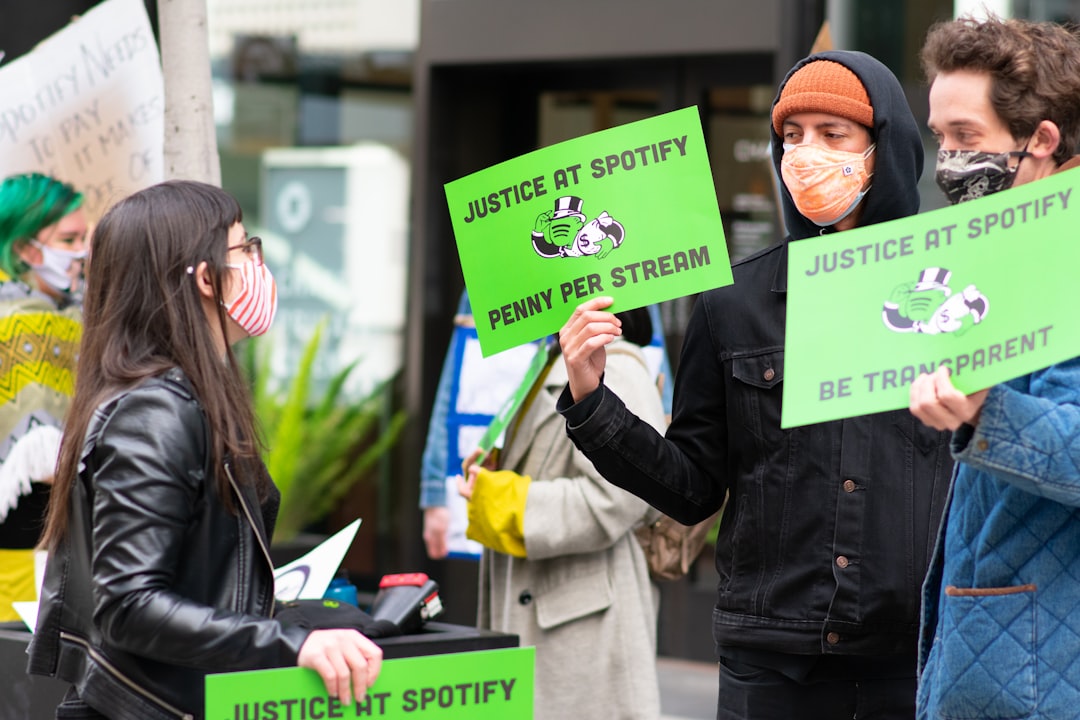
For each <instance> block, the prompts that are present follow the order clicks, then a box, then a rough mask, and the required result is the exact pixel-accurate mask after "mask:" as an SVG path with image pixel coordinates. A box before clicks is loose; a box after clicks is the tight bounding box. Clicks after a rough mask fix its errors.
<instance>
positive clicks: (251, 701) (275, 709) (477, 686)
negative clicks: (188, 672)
mask: <svg viewBox="0 0 1080 720" xmlns="http://www.w3.org/2000/svg"><path fill="white" fill-rule="evenodd" d="M535 653H536V648H533V647H523V648H506V649H500V650H480V651H476V652H465V653H451V654H445V655H426V656H423V657H411V658H401V659H397V660H387V661H385V662H383V665H382V671H381V672H380V673H379V679H378V680H377V681H376V682H375V684H374V685H373V686H372V687H371V689H370V690H368V693H367V696H366V697H365V698H364V700H363V702H360V703H357V702H355V701H354V702H353V703H352V704H350V705H342V704H341V702H340V701H339V700H338V699H337V698H329V697H327V695H326V688H325V686H324V685H323V681H322V679H321V678H320V677H319V675H318V673H316V672H315V671H314V670H309V669H307V668H298V667H296V668H278V669H274V670H255V671H251V672H236V673H221V674H217V675H208V676H207V677H206V720H326V719H329V718H387V719H394V718H397V719H401V718H433V719H438V718H445V719H450V718H465V717H467V718H469V719H470V720H485V718H486V719H488V720H502V719H504V718H523V719H525V720H527V719H528V718H531V717H532V716H533V665H534V658H535Z"/></svg>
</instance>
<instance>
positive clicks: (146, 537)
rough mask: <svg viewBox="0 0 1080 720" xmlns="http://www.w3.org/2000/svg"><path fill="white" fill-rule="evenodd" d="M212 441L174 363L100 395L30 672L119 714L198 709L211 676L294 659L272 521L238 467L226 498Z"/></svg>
mask: <svg viewBox="0 0 1080 720" xmlns="http://www.w3.org/2000/svg"><path fill="white" fill-rule="evenodd" d="M208 440H209V430H208V425H207V422H206V417H205V415H204V414H203V412H202V410H201V408H200V406H199V404H198V402H197V401H196V399H195V397H194V396H193V394H192V391H191V389H190V385H189V384H188V383H187V381H186V378H184V376H183V375H182V373H180V371H178V370H172V371H169V372H168V373H166V374H165V375H164V376H162V377H159V378H153V379H151V380H148V381H146V382H145V383H143V384H142V385H141V386H139V387H138V388H136V389H133V390H130V391H128V392H125V393H123V394H121V395H120V396H118V397H116V398H114V399H112V400H110V401H108V402H106V403H104V404H103V405H102V406H101V407H100V408H98V410H97V412H96V414H95V416H94V418H93V420H92V421H91V424H90V428H89V430H88V432H87V437H86V441H85V444H84V449H83V464H82V466H81V469H80V473H79V478H78V482H77V483H76V484H75V487H74V488H73V492H72V498H71V510H70V512H71V518H70V523H69V526H68V531H67V535H66V537H65V539H64V541H63V542H62V543H61V545H60V546H59V548H58V549H57V550H56V551H55V552H53V553H52V554H51V555H50V557H49V562H48V566H47V569H46V575H45V584H44V587H43V590H42V598H41V604H40V610H39V616H38V623H37V631H36V632H35V634H34V640H33V642H32V644H31V646H30V651H29V653H30V662H29V668H28V669H29V672H31V673H32V674H39V675H49V676H54V677H58V678H60V679H62V680H66V681H68V682H71V683H73V684H74V685H75V686H76V688H77V690H78V692H79V695H80V696H81V697H82V699H83V700H84V701H85V702H87V703H88V704H90V705H91V706H93V707H95V708H97V709H98V710H99V711H102V712H104V713H105V714H107V715H108V716H109V717H111V718H116V719H117V720H129V719H130V720H172V719H174V718H201V717H202V716H203V712H204V699H203V698H204V688H203V684H204V679H205V676H206V674H207V673H210V672H228V671H235V670H251V669H256V668H263V667H281V666H289V665H295V664H296V658H297V654H298V653H299V650H300V646H301V645H302V644H303V642H304V640H305V639H306V637H307V632H308V631H306V630H301V629H299V628H283V627H282V626H281V625H280V624H279V623H278V622H277V621H275V620H273V619H271V618H270V615H271V614H272V612H273V588H274V581H273V567H272V565H271V562H270V558H269V555H268V552H267V550H268V546H267V538H268V536H269V529H268V528H267V527H266V524H267V521H266V520H265V519H264V518H263V516H262V512H261V510H260V507H259V503H258V499H257V497H256V495H255V492H254V489H253V488H252V487H251V485H250V484H244V483H242V482H240V480H242V478H234V477H233V473H232V472H231V470H232V469H231V468H229V470H230V473H229V474H230V478H232V479H233V490H234V493H235V495H234V501H235V502H236V503H237V504H238V508H237V511H236V512H235V513H233V512H229V511H228V510H227V509H226V508H225V506H224V505H223V503H222V502H221V500H220V498H219V497H218V495H217V494H216V493H215V491H214V489H213V486H212V482H211V480H210V478H211V475H212V473H211V470H210V468H209V467H208V459H207V458H208V457H209V453H208Z"/></svg>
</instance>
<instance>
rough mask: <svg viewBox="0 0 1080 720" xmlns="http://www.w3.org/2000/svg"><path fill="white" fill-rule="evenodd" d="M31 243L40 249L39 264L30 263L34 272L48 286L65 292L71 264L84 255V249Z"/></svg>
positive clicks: (67, 286) (68, 285) (68, 282)
mask: <svg viewBox="0 0 1080 720" xmlns="http://www.w3.org/2000/svg"><path fill="white" fill-rule="evenodd" d="M30 244H31V245H33V246H34V247H36V248H37V249H38V250H40V251H41V264H40V265H34V264H33V263H31V264H30V267H31V268H32V269H33V271H34V274H35V275H37V276H38V279H40V280H41V282H43V283H45V284H46V285H48V286H49V287H51V288H53V289H55V290H59V291H61V292H67V291H68V290H69V289H70V288H71V266H72V265H73V264H75V261H76V260H82V259H83V258H85V257H86V251H85V250H81V251H78V252H75V251H73V250H59V249H57V248H51V247H49V246H48V245H43V244H41V243H40V242H38V241H37V240H32V241H31V242H30Z"/></svg>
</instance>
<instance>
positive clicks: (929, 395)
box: [911, 367, 990, 430]
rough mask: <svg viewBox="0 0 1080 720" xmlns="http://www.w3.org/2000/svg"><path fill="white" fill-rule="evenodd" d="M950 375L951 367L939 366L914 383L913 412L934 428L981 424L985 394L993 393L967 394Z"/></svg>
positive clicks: (951, 428) (912, 395) (955, 427)
mask: <svg viewBox="0 0 1080 720" xmlns="http://www.w3.org/2000/svg"><path fill="white" fill-rule="evenodd" d="M949 375H950V373H949V368H948V367H939V368H938V369H937V370H935V371H934V372H933V373H932V374H930V375H927V374H925V373H924V374H922V375H920V376H919V377H917V378H915V382H913V383H912V384H911V413H912V414H913V415H914V416H915V417H917V418H919V419H920V420H922V421H923V422H924V423H925V424H927V425H929V426H930V427H932V428H934V429H935V430H956V429H957V428H959V427H960V426H961V425H963V424H965V423H966V424H968V425H975V424H976V423H978V422H979V413H980V412H982V406H983V401H985V400H986V393H988V392H990V391H989V390H979V391H978V392H974V393H971V394H970V395H965V394H964V393H962V392H960V391H959V390H957V389H956V388H955V387H954V386H953V384H952V380H950V379H949Z"/></svg>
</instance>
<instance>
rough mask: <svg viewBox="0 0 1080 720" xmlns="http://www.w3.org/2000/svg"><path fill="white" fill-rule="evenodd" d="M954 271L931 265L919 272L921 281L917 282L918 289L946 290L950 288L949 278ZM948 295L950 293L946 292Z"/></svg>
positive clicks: (916, 287)
mask: <svg viewBox="0 0 1080 720" xmlns="http://www.w3.org/2000/svg"><path fill="white" fill-rule="evenodd" d="M951 277H952V271H950V270H946V269H945V268H939V267H930V268H926V269H924V270H923V271H922V272H921V273H919V281H918V282H917V283H915V289H916V290H946V291H948V289H949V278H951ZM945 294H946V295H948V294H949V293H948V292H946V293H945Z"/></svg>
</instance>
